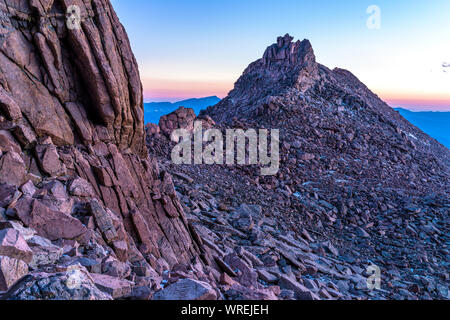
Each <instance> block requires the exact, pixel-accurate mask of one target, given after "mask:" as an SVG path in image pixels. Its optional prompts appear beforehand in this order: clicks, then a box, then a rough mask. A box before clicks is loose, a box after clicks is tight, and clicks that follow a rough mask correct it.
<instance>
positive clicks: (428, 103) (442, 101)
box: [143, 79, 450, 111]
mask: <svg viewBox="0 0 450 320" xmlns="http://www.w3.org/2000/svg"><path fill="white" fill-rule="evenodd" d="M143 86H144V98H145V100H146V101H148V100H150V101H164V100H170V101H171V102H173V101H177V99H179V100H183V99H188V98H201V97H208V96H218V97H219V98H221V99H222V98H224V97H226V96H227V95H228V92H229V91H230V90H231V89H232V88H233V82H232V81H217V80H211V81H198V80H193V81H189V80H170V79H144V80H143ZM380 91H381V90H380ZM378 94H379V96H380V98H381V99H383V100H384V101H385V102H386V103H388V104H389V105H390V106H392V107H404V108H407V109H408V108H409V109H411V110H436V111H450V93H449V94H430V93H406V92H402V93H396V92H386V91H384V92H379V93H378Z"/></svg>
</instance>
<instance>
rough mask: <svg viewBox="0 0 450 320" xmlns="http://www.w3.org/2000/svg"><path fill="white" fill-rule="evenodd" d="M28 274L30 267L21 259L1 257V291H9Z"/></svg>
mask: <svg viewBox="0 0 450 320" xmlns="http://www.w3.org/2000/svg"><path fill="white" fill-rule="evenodd" d="M27 274H28V265H27V264H26V263H25V262H24V261H22V260H19V259H15V258H11V257H6V256H0V291H7V290H8V289H9V288H10V287H11V286H12V285H13V284H14V283H15V282H17V281H18V280H19V279H21V278H22V277H24V276H25V275H27Z"/></svg>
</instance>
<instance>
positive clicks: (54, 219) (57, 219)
mask: <svg viewBox="0 0 450 320" xmlns="http://www.w3.org/2000/svg"><path fill="white" fill-rule="evenodd" d="M18 214H19V218H20V219H21V220H22V222H23V223H24V224H25V225H27V226H29V227H31V228H33V229H35V230H36V231H37V233H38V235H40V236H42V237H46V238H48V239H50V240H57V239H75V238H78V237H80V236H81V235H83V234H84V233H86V231H87V229H86V227H84V226H83V224H82V223H81V222H80V220H78V219H75V218H73V217H71V216H70V215H67V214H64V213H62V212H59V211H55V210H52V209H50V208H49V207H47V206H45V205H43V204H42V203H41V202H40V201H39V200H32V201H31V204H30V211H27V210H26V209H25V210H20V211H18Z"/></svg>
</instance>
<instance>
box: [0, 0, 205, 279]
mask: <svg viewBox="0 0 450 320" xmlns="http://www.w3.org/2000/svg"><path fill="white" fill-rule="evenodd" d="M78 9H79V12H80V19H79V20H80V21H79V24H77V23H78V22H77V21H76V20H74V21H75V23H73V21H72V20H70V21H69V22H70V23H67V18H71V19H72V18H76V16H75V15H76V14H77V10H78ZM71 23H72V24H71ZM0 173H1V174H0V184H1V187H0V188H1V189H2V190H5V192H3V193H2V200H1V201H2V202H1V203H2V207H3V208H4V209H2V210H4V211H7V212H8V213H11V214H10V215H9V216H7V219H8V220H10V219H12V220H16V221H18V222H20V223H21V224H22V225H23V226H24V227H29V228H32V229H33V230H35V231H36V232H37V234H38V235H39V236H42V237H45V238H48V239H50V240H53V241H54V240H60V241H62V242H61V245H62V246H64V245H63V243H66V245H67V243H69V242H70V243H71V245H72V246H73V248H75V250H78V249H77V247H76V246H75V242H76V243H77V245H80V246H81V247H84V248H83V250H84V251H85V252H86V251H87V250H88V247H89V246H90V245H92V243H93V242H95V243H100V245H101V246H103V247H104V248H107V247H110V248H112V251H113V253H112V255H113V256H114V259H119V260H122V261H124V262H127V263H128V264H129V265H130V266H131V267H132V268H134V269H133V270H134V271H133V273H134V274H136V272H137V273H139V275H140V276H142V275H144V276H145V275H147V276H148V274H150V273H152V272H154V271H149V270H157V271H158V272H159V273H160V272H162V271H163V270H165V269H169V268H171V267H173V266H174V265H177V264H190V263H191V260H192V259H196V258H197V257H198V256H199V255H200V249H199V247H198V245H197V244H196V243H195V241H194V240H192V236H191V234H190V231H189V227H188V223H187V220H186V218H185V215H184V212H183V208H182V207H181V205H180V203H179V201H178V199H177V197H176V194H175V190H174V186H173V184H172V180H171V177H170V176H169V175H168V174H166V173H164V172H160V171H159V169H158V166H157V164H156V163H155V162H154V161H153V160H152V159H150V158H149V157H148V153H147V149H146V146H145V135H144V110H143V98H142V85H141V82H140V78H139V71H138V66H137V63H136V60H135V57H134V55H133V53H132V51H131V47H130V43H129V40H128V37H127V35H126V32H125V30H124V28H123V26H122V25H121V24H120V22H119V19H118V18H117V16H116V13H115V12H114V10H113V8H112V6H111V4H110V2H109V1H108V0H94V1H82V0H46V1H38V0H21V1H19V0H4V1H0ZM30 184H31V186H32V187H33V188H35V189H36V190H32V192H31V193H28V194H27V192H25V191H24V190H28V191H29V188H27V187H25V188H24V187H23V186H24V185H25V186H28V187H30ZM11 188H12V189H11ZM8 190H9V191H8ZM10 191H11V193H9V192H10ZM2 219H4V218H2ZM83 250H79V251H83ZM69 251H70V250H69ZM97 258H98V257H97ZM103 258H105V257H103ZM98 259H100V258H98ZM100 260H101V259H100ZM136 270H138V271H136ZM47 278H49V279H50V278H52V277H47ZM158 285H159V284H158Z"/></svg>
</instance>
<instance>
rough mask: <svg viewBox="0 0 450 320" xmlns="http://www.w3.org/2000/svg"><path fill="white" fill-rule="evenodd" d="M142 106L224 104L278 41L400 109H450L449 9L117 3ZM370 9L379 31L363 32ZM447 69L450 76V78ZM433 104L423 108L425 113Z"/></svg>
mask: <svg viewBox="0 0 450 320" xmlns="http://www.w3.org/2000/svg"><path fill="white" fill-rule="evenodd" d="M112 3H113V5H114V7H115V9H116V11H117V13H118V15H119V18H120V20H121V22H122V23H123V24H124V26H125V27H126V29H127V31H128V34H129V37H130V40H131V43H132V47H133V50H134V52H135V54H136V57H137V60H138V63H139V66H140V71H141V77H142V81H143V84H144V89H145V96H146V100H153V101H155V100H169V99H170V100H177V99H182V98H187V97H200V96H207V95H218V96H220V97H223V96H224V95H226V93H227V92H228V91H229V90H230V89H231V88H232V86H233V83H234V82H235V81H236V80H237V78H238V77H239V76H240V75H241V73H242V72H243V70H244V69H245V67H246V66H247V65H248V64H249V63H250V62H252V61H254V60H256V59H258V58H260V57H261V56H262V54H263V52H264V50H265V48H266V47H267V46H268V45H270V44H272V43H274V42H275V40H276V38H277V36H280V35H284V34H285V33H290V34H291V35H292V36H294V37H295V38H296V39H298V38H299V39H304V38H307V39H309V40H310V41H311V43H312V45H313V48H314V50H315V53H316V56H317V60H318V61H319V62H320V63H322V64H324V65H326V66H328V67H330V68H334V67H336V66H339V67H342V68H346V69H348V70H350V71H352V72H353V73H354V74H355V75H356V76H357V77H359V78H360V80H362V81H363V82H364V83H366V84H367V85H368V86H369V88H371V89H372V90H373V91H375V92H376V93H378V94H379V95H380V96H382V97H383V98H385V99H386V100H388V101H389V102H392V104H395V105H403V106H406V107H410V108H427V107H428V108H429V107H430V106H434V107H435V108H439V109H445V108H448V109H449V110H450V90H449V89H448V88H449V86H450V68H444V67H443V63H450V41H448V35H449V34H450V1H448V0H435V1H432V0H431V1H415V0H410V1H403V0H397V1H392V0H391V1H377V0H374V1H361V0H359V1H325V0H316V1H299V0H289V1H286V0H279V1H268V0H258V1H257V0H240V1H238V0H226V1H222V0H209V1H204V0H191V1H186V0H184V1H181V0H112ZM370 5H377V6H378V7H379V8H380V10H381V28H380V29H377V30H373V29H369V28H368V27H367V25H366V22H367V19H368V18H369V16H370V15H369V14H367V12H366V10H367V8H368V7H369V6H370ZM447 69H448V72H444V71H445V70H447ZM426 105H427V106H426Z"/></svg>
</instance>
